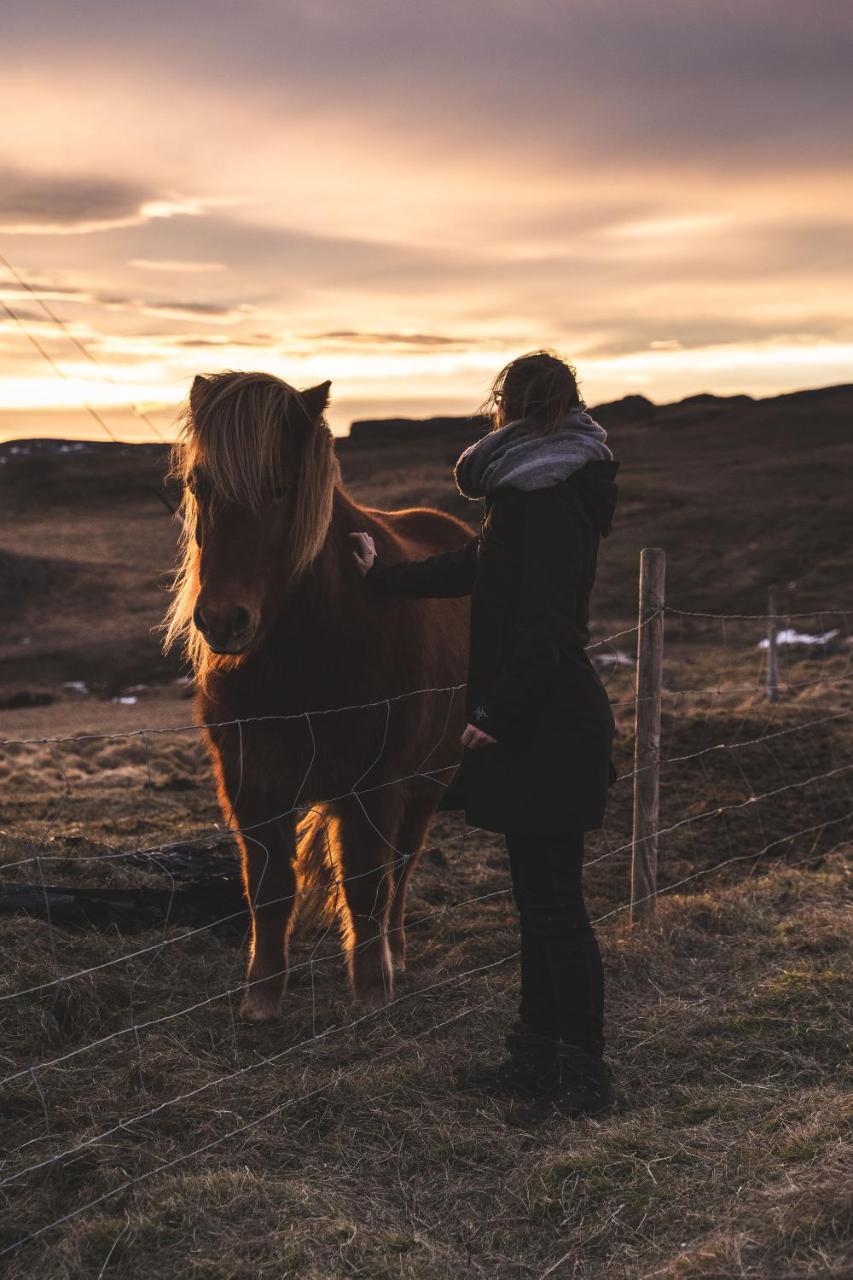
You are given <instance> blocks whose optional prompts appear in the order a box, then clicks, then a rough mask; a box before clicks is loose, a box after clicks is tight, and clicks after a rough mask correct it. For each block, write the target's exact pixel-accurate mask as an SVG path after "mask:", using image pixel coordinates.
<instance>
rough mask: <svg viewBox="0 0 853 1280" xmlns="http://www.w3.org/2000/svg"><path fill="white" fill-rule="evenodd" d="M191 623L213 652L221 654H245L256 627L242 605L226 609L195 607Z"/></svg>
mask: <svg viewBox="0 0 853 1280" xmlns="http://www.w3.org/2000/svg"><path fill="white" fill-rule="evenodd" d="M193 622H194V623H195V625H196V628H197V629H198V631H200V632H201V634H202V635H203V636H204V638H205V640H206V641H207V643H208V646H209V647H210V648H211V649H212V650H213V652H214V653H223V654H225V653H228V654H239V653H245V651H246V650H247V649H248V647H249V645H250V644H251V642H252V639H253V637H254V634H255V630H256V627H257V623H256V619H255V618H254V617H253V616H252V612H251V610H250V609H247V608H246V606H245V605H242V604H238V605H232V606H231V607H230V608H227V609H217V608H211V607H208V608H205V609H202V608H201V607H200V606H199V605H196V607H195V609H194V610H193Z"/></svg>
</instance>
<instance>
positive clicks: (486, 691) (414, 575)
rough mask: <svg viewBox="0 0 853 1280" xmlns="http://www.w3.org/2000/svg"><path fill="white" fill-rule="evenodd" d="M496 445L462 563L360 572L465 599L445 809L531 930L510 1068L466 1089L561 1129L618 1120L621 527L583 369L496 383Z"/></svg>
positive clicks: (359, 545)
mask: <svg viewBox="0 0 853 1280" xmlns="http://www.w3.org/2000/svg"><path fill="white" fill-rule="evenodd" d="M487 407H488V410H489V412H490V415H491V428H492V429H491V430H490V431H489V432H488V433H487V434H485V435H484V436H483V437H482V438H481V439H479V440H477V441H476V442H475V443H474V444H473V445H471V447H470V448H468V449H466V450H465V452H464V453H463V454H462V456H461V457H460V458H459V460H458V462H457V464H456V467H455V472H454V474H455V478H456V483H457V486H458V488H459V491H460V492H461V493H462V494H463V495H464V496H465V497H466V498H469V499H471V500H472V501H482V502H483V503H484V511H483V519H482V525H481V529H480V532H479V534H478V535H477V536H476V537H475V538H472V539H471V541H470V542H469V543H468V545H467V546H465V547H463V548H462V549H461V550H458V551H451V552H448V553H444V554H441V555H434V556H430V557H429V558H428V559H426V560H419V561H408V562H403V563H399V564H385V563H383V562H382V561H381V560H380V559H379V558H378V557H377V555H376V548H375V545H374V543H373V540H372V538H371V537H370V536H369V535H368V534H366V533H354V534H352V535H351V537H352V539H353V540H354V546H353V555H354V557H355V561H356V564H357V566H358V569H359V570H360V571H361V572H362V573H363V574H364V576H365V580H366V582H367V583H369V585H370V587H371V588H373V589H374V590H375V591H376V592H378V593H380V594H382V595H384V596H409V597H412V596H421V597H425V596H432V597H436V596H462V595H468V594H470V595H471V597H472V600H471V638H470V656H469V670H468V684H467V704H466V712H467V725H466V727H465V730H464V733H463V734H462V746H463V748H464V751H463V758H462V763H461V765H460V767H459V769H458V770H457V772H456V773H455V775H454V777H453V779H452V781H451V783H450V785H449V787H448V789H447V791H446V793H445V795H444V797H443V799H442V801H441V803H440V805H439V808H441V809H463V810H464V814H465V820H466V822H467V824H468V825H470V826H474V827H480V828H484V829H485V830H488V831H495V832H499V833H501V834H503V835H504V836H505V840H506V848H507V853H508V857H509V870H510V874H511V881H512V890H513V897H514V900H515V903H516V906H517V909H518V913H519V921H520V931H521V952H520V955H521V960H520V969H521V993H520V1002H519V1008H518V1018H517V1020H516V1021H515V1023H514V1024H513V1025H512V1027H511V1028H510V1030H509V1032H508V1033H507V1036H506V1047H507V1051H508V1053H507V1057H506V1058H505V1060H503V1061H502V1062H500V1064H499V1065H497V1066H496V1067H495V1066H492V1065H489V1066H488V1067H487V1068H486V1070H485V1071H475V1072H469V1073H468V1074H467V1075H463V1080H462V1083H463V1087H469V1088H475V1089H480V1090H486V1091H489V1092H491V1093H494V1094H496V1095H498V1096H501V1095H503V1096H508V1097H509V1098H510V1099H511V1100H513V1101H512V1105H513V1106H514V1107H516V1108H521V1109H522V1111H523V1112H526V1113H527V1115H528V1118H530V1116H531V1115H532V1114H533V1112H534V1111H535V1112H536V1113H537V1114H540V1115H541V1114H547V1113H549V1112H550V1110H551V1109H552V1108H556V1109H557V1110H559V1111H560V1112H561V1113H563V1114H566V1115H569V1116H579V1115H586V1114H592V1113H595V1112H599V1111H601V1110H603V1109H605V1108H607V1107H609V1106H610V1105H612V1103H613V1088H612V1080H611V1075H610V1071H609V1068H608V1066H607V1064H606V1062H605V1059H604V1056H603V1052H604V1033H603V1014H604V977H603V969H602V962H601V954H600V951H599V947H598V942H597V940H596V937H595V933H594V932H593V928H592V926H591V924H590V920H589V916H588V914H587V910H586V906H585V903H584V895H583V886H582V870H583V857H584V833H585V832H586V831H590V830H593V829H595V828H597V827H600V826H601V825H602V821H603V816H604V809H605V802H606V798H607V792H608V788H609V786H610V784H611V783H612V782H613V781H614V780H615V776H616V775H615V771H614V770H613V765H612V763H611V749H612V744H613V735H614V720H613V714H612V710H611V707H610V702H609V700H608V697H607V694H606V692H605V690H604V686H603V685H602V683H601V681H600V679H599V677H598V675H597V673H596V671H595V668H594V667H593V665H592V663H591V662H590V660H589V657H588V656H587V654H586V651H585V645H586V644H587V643H588V640H589V631H588V622H589V607H590V593H591V591H592V586H593V582H594V579H595V572H596V562H597V553H598V546H599V539H600V538H602V537H605V536H606V535H607V534H608V533H609V532H610V528H611V523H612V520H613V513H614V509H615V505H616V484H615V476H616V472H617V469H618V466H619V464H618V462H615V461H614V460H613V455H612V453H611V451H610V449H609V448H608V447H607V444H606V443H605V441H606V432H605V430H604V429H603V428H602V427H601V426H600V425H599V424H598V423H596V422H595V421H594V420H593V418H592V417H590V415H589V413H588V412H587V411H586V406H585V405H584V403H583V401H582V400H581V397H580V394H579V391H578V384H577V378H576V374H575V370H574V369H573V368H572V367H571V366H570V365H569V364H567V363H566V362H564V361H563V360H561V359H560V358H559V357H558V356H556V355H555V354H554V353H552V352H548V351H539V352H533V353H531V354H528V355H524V356H521V357H519V358H518V359H515V360H513V361H511V362H510V363H509V364H508V365H507V366H506V367H505V368H504V369H502V370H501V372H500V373H499V375H498V377H497V379H496V380H495V382H494V385H493V387H492V391H491V395H490V398H489V400H488V401H487Z"/></svg>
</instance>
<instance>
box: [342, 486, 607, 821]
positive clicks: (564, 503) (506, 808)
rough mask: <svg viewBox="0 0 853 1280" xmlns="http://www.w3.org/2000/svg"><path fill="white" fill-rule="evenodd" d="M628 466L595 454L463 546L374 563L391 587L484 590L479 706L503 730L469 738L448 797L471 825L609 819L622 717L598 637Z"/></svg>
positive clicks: (470, 710)
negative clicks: (597, 605)
mask: <svg viewBox="0 0 853 1280" xmlns="http://www.w3.org/2000/svg"><path fill="white" fill-rule="evenodd" d="M618 466H619V464H618V463H617V462H589V463H587V464H586V466H584V467H582V468H581V469H580V470H579V471H576V472H575V473H574V474H573V475H571V476H569V478H568V479H567V480H564V481H562V482H561V483H560V484H557V485H554V486H553V487H551V488H548V489H537V490H534V491H532V492H522V491H521V490H517V489H503V490H498V491H497V492H496V493H495V494H494V495H491V496H489V497H487V499H486V504H485V513H484V517H483V524H482V528H481V530H480V534H479V536H478V537H476V538H473V539H472V540H471V542H469V543H468V544H467V546H465V547H463V548H462V549H461V550H459V551H450V552H446V553H444V554H442V555H436V556H430V557H429V558H428V559H426V560H417V561H409V562H404V563H402V564H394V565H385V564H383V563H381V562H380V561H378V560H377V561H376V562H375V563H374V565H373V567H372V568H371V570H370V571H369V573H368V574H367V581H368V582H369V583H370V584H371V585H372V586H373V587H374V588H375V589H376V590H377V591H379V592H381V593H382V594H383V595H388V596H432V597H435V596H463V595H468V594H469V593H470V595H471V597H472V600H471V649H470V658H469V668H468V691H467V703H466V707H467V716H468V720H469V721H470V722H471V723H472V724H474V725H476V726H477V728H479V729H482V730H483V732H485V733H488V734H490V735H491V736H492V737H494V738H495V739H496V740H497V742H496V745H494V746H488V747H479V748H474V749H467V750H466V751H465V753H464V756H463V760H462V764H461V765H460V767H459V769H458V770H457V772H456V774H455V776H454V778H453V780H452V782H451V783H450V786H449V787H448V789H447V792H446V793H445V796H444V798H443V799H442V802H441V804H440V805H439V808H441V809H464V810H465V819H466V822H467V823H468V824H469V825H470V826H474V827H484V828H485V829H486V830H488V831H498V832H508V831H509V832H530V833H536V832H541V833H548V834H554V833H560V832H567V831H577V830H578V829H580V830H583V831H590V830H593V829H594V828H596V827H600V826H601V824H602V821H603V818H604V808H605V802H606V799H607V791H608V787H609V785H610V783H611V782H612V781H613V780H614V779H615V776H616V775H615V772H614V770H613V766H612V764H611V761H610V753H611V749H612V745H613V732H614V722H613V713H612V711H611V709H610V703H609V700H608V698H607V694H606V692H605V690H604V686H603V685H602V683H601V680H600V679H599V677H598V674H597V672H596V670H595V668H594V667H593V665H592V663H591V662H590V660H589V658H588V656H587V654H586V651H585V645H586V644H587V643H588V641H589V630H588V624H589V601H590V593H591V591H592V586H593V582H594V580H595V570H596V562H597V555H598V544H599V539H600V538H601V537H606V535H607V534H608V532H609V531H610V526H611V522H612V519H613V512H614V509H615V505H616V484H615V476H616V472H617V470H618Z"/></svg>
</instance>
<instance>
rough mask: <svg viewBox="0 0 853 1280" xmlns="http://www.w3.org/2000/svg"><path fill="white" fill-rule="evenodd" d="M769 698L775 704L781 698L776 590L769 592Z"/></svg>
mask: <svg viewBox="0 0 853 1280" xmlns="http://www.w3.org/2000/svg"><path fill="white" fill-rule="evenodd" d="M767 613H768V615H769V616H768V618H767V697H768V699H769V700H770V701H771V702H775V701H776V699H777V698H778V697H779V651H778V649H777V647H776V638H777V631H776V588H775V587H770V588H769V590H768V592H767Z"/></svg>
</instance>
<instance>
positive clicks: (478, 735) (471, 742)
mask: <svg viewBox="0 0 853 1280" xmlns="http://www.w3.org/2000/svg"><path fill="white" fill-rule="evenodd" d="M461 741H462V745H463V747H470V748H471V750H472V751H477V750H478V749H479V748H480V747H493V746H494V745H495V743H496V742H497V738H492V737H490V736H489V734H487V733H483V731H482V730H481V729H478V728H477V726H476V725H473V724H466V726H465V731H464V733H463V734H462V739H461Z"/></svg>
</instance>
